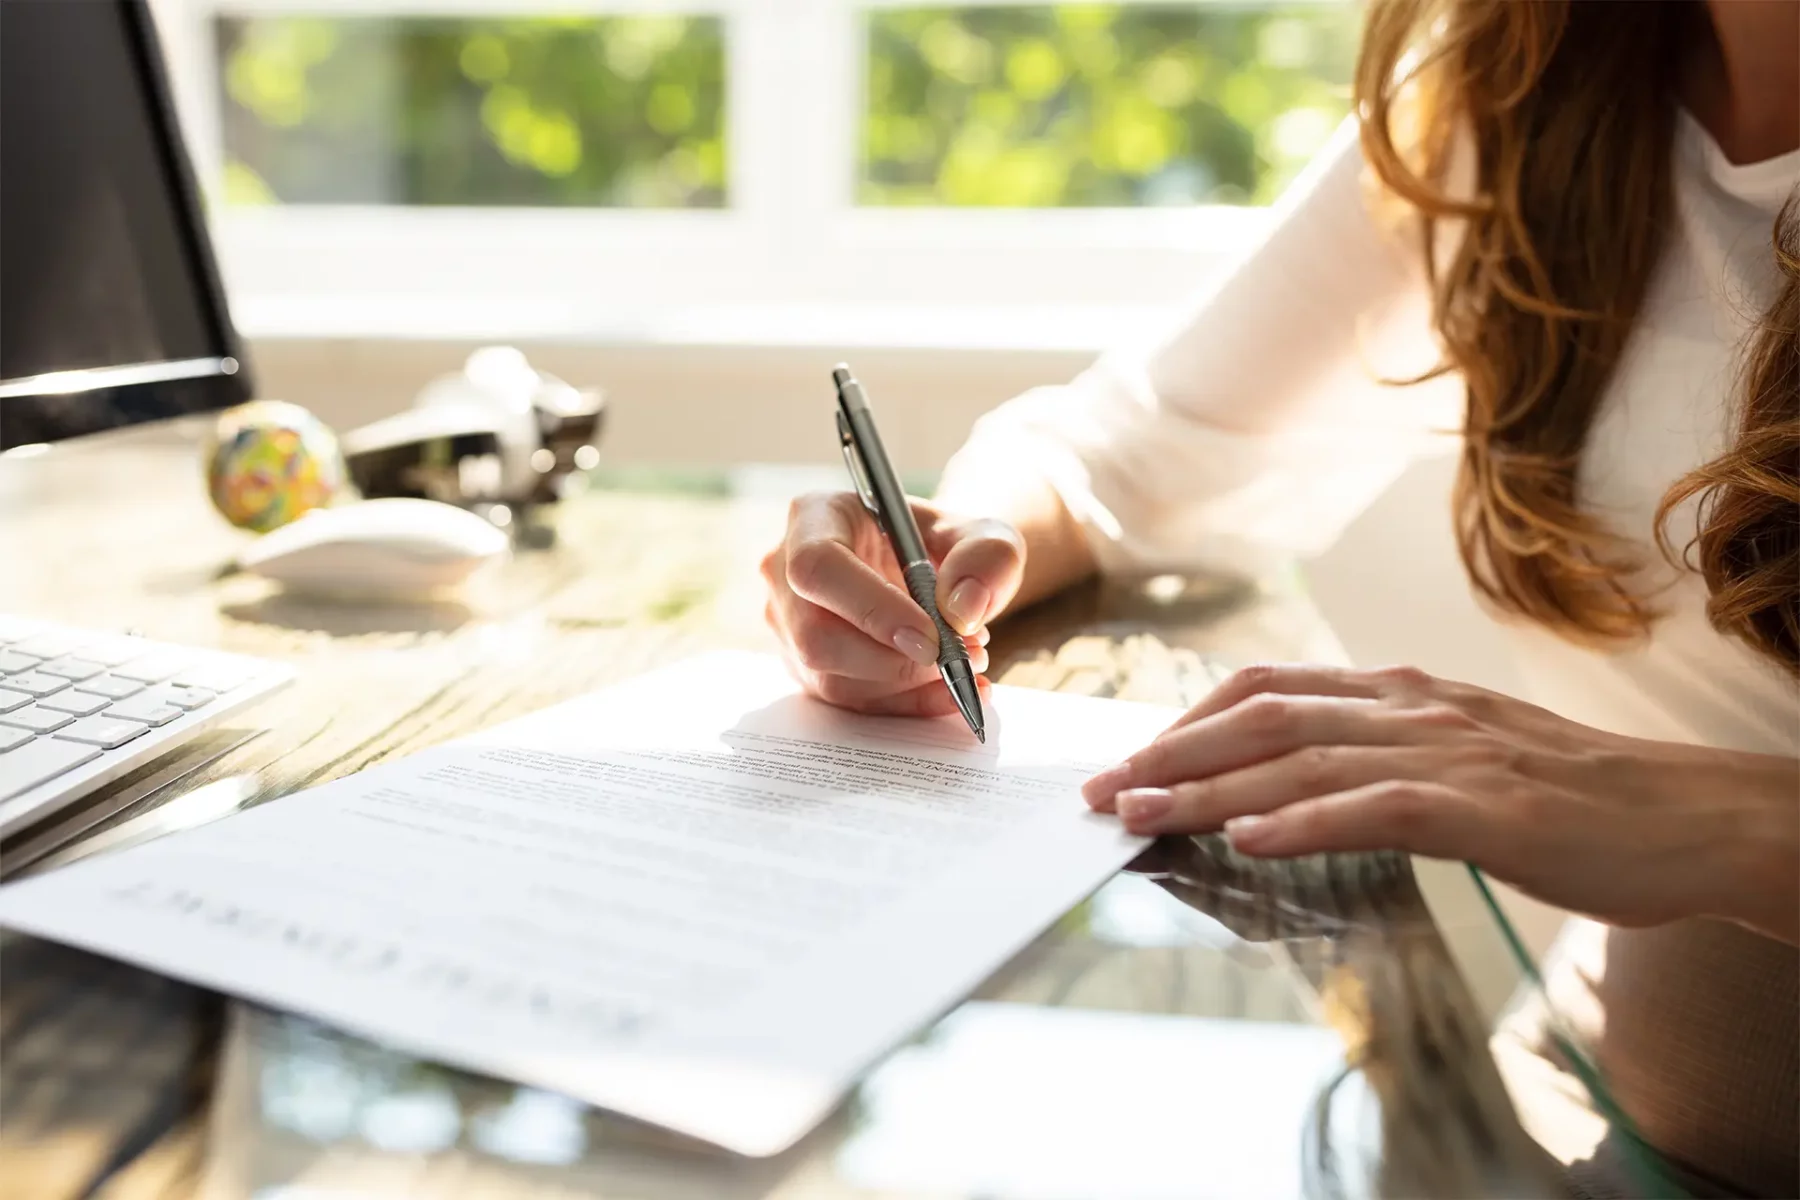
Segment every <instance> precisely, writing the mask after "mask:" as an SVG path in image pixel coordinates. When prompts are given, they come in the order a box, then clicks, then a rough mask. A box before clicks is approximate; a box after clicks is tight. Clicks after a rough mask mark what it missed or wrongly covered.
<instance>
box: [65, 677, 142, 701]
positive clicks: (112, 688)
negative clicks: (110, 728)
mask: <svg viewBox="0 0 1800 1200" xmlns="http://www.w3.org/2000/svg"><path fill="white" fill-rule="evenodd" d="M75 690H76V691H78V692H92V693H94V695H96V696H105V697H106V698H107V699H108V700H123V699H124V698H125V697H127V696H135V695H137V694H138V693H139V692H141V691H143V690H144V685H143V684H141V683H139V682H138V681H137V680H135V679H120V678H119V677H118V676H117V675H96V676H95V677H94V678H92V679H84V680H82V681H81V682H80V683H78V684H76V685H75Z"/></svg>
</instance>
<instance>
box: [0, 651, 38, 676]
mask: <svg viewBox="0 0 1800 1200" xmlns="http://www.w3.org/2000/svg"><path fill="white" fill-rule="evenodd" d="M43 661H44V660H43V659H41V658H33V657H31V655H29V654H20V653H19V652H18V651H16V650H0V675H16V674H18V673H19V672H20V671H31V670H35V669H36V668H37V665H38V664H39V663H41V662H43Z"/></svg>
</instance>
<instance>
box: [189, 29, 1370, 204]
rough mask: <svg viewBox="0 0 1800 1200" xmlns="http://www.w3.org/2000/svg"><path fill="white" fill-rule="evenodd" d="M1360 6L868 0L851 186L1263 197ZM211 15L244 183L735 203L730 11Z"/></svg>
mask: <svg viewBox="0 0 1800 1200" xmlns="http://www.w3.org/2000/svg"><path fill="white" fill-rule="evenodd" d="M1356 19H1357V13H1356V10H1355V9H1354V7H1353V6H1352V5H1351V4H1350V3H1348V2H1346V0H1310V2H1305V0H1303V2H1292V0H1289V2H1280V3H1269V4H1256V3H1245V4H1241V5H1240V4H1233V3H1231V2H1230V0H1225V2H1220V0H1199V2H1189V3H1185V4H1170V3H1149V4H1131V3H1110V4H1090V3H1059V4H1035V5H1028V6H1016V5H1015V6H985V7H984V6H963V7H955V8H897V9H896V8H878V9H874V10H872V11H870V12H869V13H868V14H867V17H866V23H867V35H868V47H867V49H868V59H867V67H868V69H867V94H866V97H865V100H866V104H865V107H864V111H863V119H862V137H861V142H862V146H861V162H860V164H859V165H858V167H857V170H858V199H859V200H860V201H861V202H862V203H863V204H868V205H987V206H1014V207H1039V206H1093V205H1147V204H1193V203H1203V202H1207V203H1264V202H1267V201H1268V200H1269V199H1271V198H1272V197H1273V196H1274V195H1275V194H1276V193H1277V192H1279V190H1280V189H1281V188H1282V187H1283V186H1284V185H1285V184H1286V183H1287V181H1288V180H1289V179H1290V178H1291V177H1292V176H1293V174H1294V173H1295V172H1296V171H1297V170H1298V169H1299V168H1300V166H1301V165H1302V164H1303V163H1304V162H1305V161H1306V160H1307V158H1308V157H1310V156H1311V155H1312V154H1313V153H1314V152H1315V151H1316V150H1317V149H1318V147H1319V146H1320V145H1321V144H1323V142H1324V140H1325V139H1326V137H1327V136H1328V135H1329V133H1330V131H1331V129H1332V128H1333V127H1334V126H1335V124H1336V123H1337V122H1338V120H1340V119H1341V118H1342V116H1343V115H1344V113H1345V112H1346V111H1347V101H1346V93H1347V90H1348V89H1347V83H1348V79H1349V71H1350V65H1351V62H1352V58H1353V54H1354V48H1355V40H1356ZM218 33H219V47H220V56H221V57H220V63H221V70H220V83H221V88H222V90H223V93H224V95H223V101H224V120H225V148H226V167H225V179H224V183H225V189H224V190H225V198H226V200H227V201H228V202H230V203H234V204H267V203H286V204H308V203H334V204H427V205H428V204H457V205H568V206H603V207H624V206H630V207H718V206H722V205H724V204H725V203H726V201H727V186H726V179H727V147H726V144H725V135H724V129H725V52H724V51H725V48H724V36H725V29H724V22H723V21H722V20H720V19H719V18H715V17H705V16H701V17H689V16H604V17H592V16H587V17H548V16H543V17H519V18H492V19H490V18H451V17H360V16H353V17H332V18H321V17H253V18H224V19H221V20H220V21H219V24H218ZM846 167H847V169H848V168H849V164H846Z"/></svg>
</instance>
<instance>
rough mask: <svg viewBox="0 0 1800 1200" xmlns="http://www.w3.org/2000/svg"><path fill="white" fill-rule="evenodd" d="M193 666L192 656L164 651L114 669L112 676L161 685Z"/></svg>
mask: <svg viewBox="0 0 1800 1200" xmlns="http://www.w3.org/2000/svg"><path fill="white" fill-rule="evenodd" d="M193 665H194V659H193V656H192V655H189V654H181V653H178V652H175V651H169V650H164V651H161V652H159V653H156V654H147V655H145V656H144V657H143V658H137V659H133V660H132V661H131V662H128V663H126V664H124V665H123V666H118V667H114V668H113V674H114V675H117V676H118V677H119V678H121V679H135V680H137V681H138V682H139V683H161V682H162V681H163V680H165V679H168V678H170V677H171V676H174V675H178V674H180V673H181V672H182V671H184V670H186V669H187V668H189V667H191V666H193Z"/></svg>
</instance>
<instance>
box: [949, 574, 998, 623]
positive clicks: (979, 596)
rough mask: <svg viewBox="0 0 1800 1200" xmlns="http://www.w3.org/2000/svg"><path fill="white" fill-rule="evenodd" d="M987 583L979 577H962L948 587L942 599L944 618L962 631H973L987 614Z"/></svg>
mask: <svg viewBox="0 0 1800 1200" xmlns="http://www.w3.org/2000/svg"><path fill="white" fill-rule="evenodd" d="M987 607H988V590H987V585H986V584H985V583H982V582H981V581H980V580H979V579H964V580H962V581H960V582H959V583H957V585H956V586H955V587H953V588H951V589H950V595H949V597H948V598H947V599H946V600H945V601H944V620H946V621H948V622H950V624H951V625H952V626H954V627H955V628H956V629H958V630H960V631H962V632H963V633H974V632H975V629H976V627H977V626H978V625H980V624H981V620H982V618H983V617H985V616H987Z"/></svg>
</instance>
